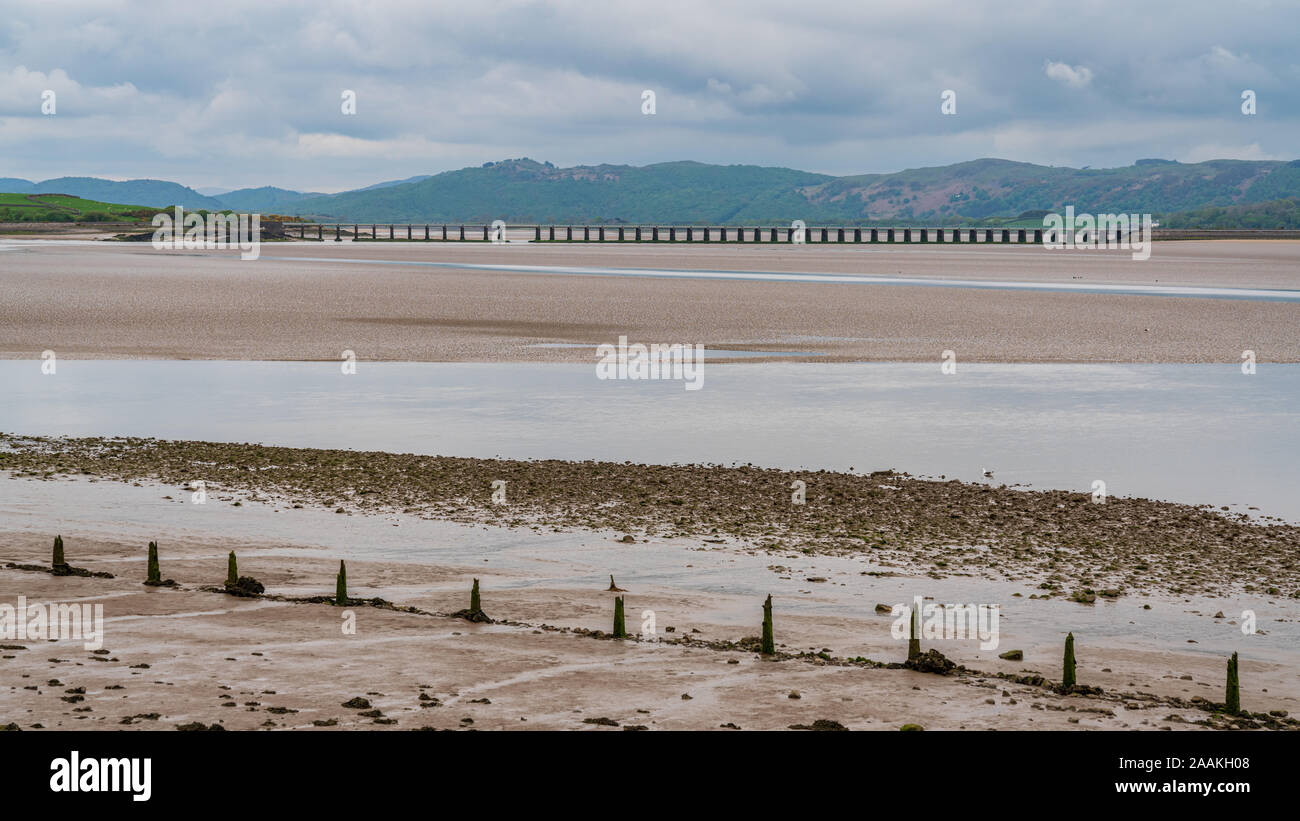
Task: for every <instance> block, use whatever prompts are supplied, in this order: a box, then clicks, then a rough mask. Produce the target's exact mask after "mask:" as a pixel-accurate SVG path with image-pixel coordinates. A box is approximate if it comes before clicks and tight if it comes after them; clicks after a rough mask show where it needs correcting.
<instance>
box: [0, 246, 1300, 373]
mask: <svg viewBox="0 0 1300 821" xmlns="http://www.w3.org/2000/svg"><path fill="white" fill-rule="evenodd" d="M0 245H3V246H4V250H0V289H3V293H4V294H5V299H4V300H3V302H2V303H0V356H3V357H6V358H36V357H39V356H40V354H41V352H42V351H44V350H54V351H55V352H56V354H58V355H59V356H62V357H67V358H77V359H94V358H165V359H275V360H336V359H338V358H339V357H340V355H341V353H342V351H344V350H352V351H355V353H356V355H357V357H358V358H360V359H363V360H372V361H374V360H379V361H382V360H402V361H485V362H486V361H590V360H591V357H592V352H591V350H590V349H588V348H567V347H530V346H534V345H538V344H542V345H545V344H554V343H570V344H574V343H576V344H581V345H597V344H601V343H606V342H609V343H613V342H616V341H617V339H618V337H619V336H622V335H626V336H628V337H629V340H630V341H633V342H638V341H640V342H646V343H651V342H664V343H672V342H687V343H702V344H705V345H706V346H709V347H713V348H735V349H747V350H772V351H782V352H789V351H797V352H803V353H806V354H808V355H810V356H811V355H819V356H818V358H819V360H820V361H863V360H871V361H878V360H898V361H929V360H938V359H939V358H940V356H941V354H942V352H943V351H944V350H953V351H955V352H956V354H957V356H958V358H959V360H963V361H983V362H1237V361H1239V358H1240V356H1241V353H1242V351H1244V350H1248V349H1249V350H1253V351H1255V352H1256V355H1257V356H1258V357H1259V359H1260V360H1261V361H1274V362H1296V361H1300V321H1297V320H1300V304H1297V303H1296V302H1290V301H1278V300H1272V301H1270V300H1267V299H1254V298H1242V299H1236V298H1233V299H1215V298H1205V297H1200V296H1157V295H1150V294H1127V293H1096V292H1088V291H1086V290H1084V291H1070V292H1061V291H1044V290H1007V289H983V288H974V287H960V284H961V282H962V281H969V280H994V281H998V282H1007V283H1012V284H1014V283H1040V284H1041V283H1046V284H1059V285H1066V286H1069V287H1071V288H1079V287H1083V288H1085V289H1086V288H1087V287H1089V286H1113V285H1140V286H1147V285H1155V286H1161V287H1167V286H1185V287H1215V288H1234V289H1243V288H1253V289H1275V290H1297V289H1300V242H1291V241H1216V242H1161V243H1156V245H1155V248H1154V250H1153V252H1152V255H1151V258H1150V259H1149V260H1146V261H1136V260H1133V259H1131V257H1130V254H1129V253H1128V252H1127V251H1047V250H1044V249H1042V248H1040V247H1037V246H1024V247H1018V246H1015V245H1008V246H999V245H996V244H995V245H989V246H962V247H959V246H929V247H924V248H919V247H916V246H909V247H887V246H847V247H834V246H826V247H819V246H817V245H815V244H814V245H811V246H802V247H790V246H784V247H783V246H766V247H764V246H756V245H744V246H742V245H735V244H728V245H726V246H722V245H717V244H711V245H704V244H703V243H696V244H694V245H690V246H686V245H682V244H678V245H673V246H668V245H666V244H665V245H663V246H657V245H655V246H651V245H631V244H629V245H623V246H616V245H596V244H591V245H582V244H556V245H548V244H545V243H541V244H538V243H510V244H507V245H503V246H495V245H492V244H482V245H480V244H463V245H462V244H455V243H447V244H443V243H409V244H408V243H384V242H356V243H353V242H326V243H314V242H288V243H264V244H263V245H262V247H261V257H260V259H258V260H255V261H241V260H239V259H238V256H237V253H236V252H228V251H186V252H173V251H155V250H153V249H151V248H149V247H148V246H147V245H141V244H138V243H112V242H81V243H69V242H57V241H41V242H31V243H21V242H7V243H0ZM412 263H413V264H412ZM427 263H437V265H428V264H427ZM462 265H464V266H474V265H485V266H492V265H513V266H520V265H522V266H537V267H538V268H539V269H541V270H537V271H528V272H523V271H510V270H484V269H474V268H472V267H458V266H462ZM574 267H582V268H597V269H600V268H603V269H610V270H609V271H606V272H605V274H604V275H577V274H575V273H573V272H567V273H566V272H556V271H548V270H546V269H547V268H574ZM638 269H643V270H644V269H653V270H660V271H663V270H670V271H686V272H700V273H702V274H703V273H706V272H719V271H721V272H744V271H750V272H753V271H758V272H774V273H780V272H789V273H820V274H828V275H851V274H858V275H868V276H888V277H902V278H916V279H934V278H941V279H944V280H948V281H950V284H951V283H955V284H956V286H958V287H922V286H920V285H917V286H911V285H907V284H891V285H883V284H873V283H854V282H834V281H831V282H789V281H753V280H743V279H736V280H718V279H705V278H692V277H690V276H687V277H684V278H658V277H654V276H636V275H618V274H620V273H622V274H627V273H631V272H635V271H636V270H638ZM759 361H762V359H761V358H759Z"/></svg>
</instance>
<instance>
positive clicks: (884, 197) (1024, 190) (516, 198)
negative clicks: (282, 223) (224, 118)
mask: <svg viewBox="0 0 1300 821" xmlns="http://www.w3.org/2000/svg"><path fill="white" fill-rule="evenodd" d="M1289 196H1300V161H1295V162H1290V163H1287V162H1281V161H1244V160H1213V161H1210V162H1203V163H1196V164H1181V163H1176V162H1172V161H1166V160H1139V161H1138V163H1137V164H1135V165H1132V166H1128V167H1126V168H1108V169H1077V168H1053V167H1049V166H1041V165H1033V164H1030V163H1018V162H1011V161H1008V160H996V159H983V160H974V161H972V162H966V163H958V164H956V165H949V166H941V167H936V168H917V169H909V170H906V171H899V172H897V173H893V174H867V175H860V176H851V177H830V176H826V175H823V174H812V173H809V172H805V171H795V170H792V169H788V168H764V167H759V166H752V165H743V166H742V165H731V166H719V165H705V164H702V163H696V162H672V163H660V164H657V165H648V166H644V167H636V166H627V165H596V166H577V167H574V168H556V167H555V166H553V165H551V164H549V163H538V162H536V161H533V160H529V159H518V160H506V161H503V162H498V163H487V164H485V165H484V166H483V167H479V168H466V169H462V170H460V171H448V172H445V173H442V174H437V175H435V176H433V177H430V178H428V179H426V180H422V181H420V182H415V183H408V184H401V185H393V186H387V187H384V188H378V189H370V190H364V189H362V190H357V191H349V192H344V193H341V194H334V195H330V196H322V197H313V198H307V199H303V200H301V201H299V202H297V203H294V204H292V206H290V207H289V208H288V209H286V210H287V211H288V213H296V214H301V215H306V216H313V217H317V218H321V219H330V220H341V221H360V222H365V221H377V222H441V221H462V220H463V221H468V222H489V221H491V220H494V219H504V220H506V221H507V222H523V223H529V222H541V223H549V222H556V223H565V222H573V223H581V222H593V223H594V222H601V221H603V222H629V223H631V222H642V223H650V222H670V221H673V222H699V223H705V222H707V223H714V224H718V223H729V224H735V223H751V224H752V223H759V222H772V223H788V222H790V221H791V220H794V219H802V220H804V221H805V222H807V223H809V224H813V223H840V222H843V223H863V224H870V223H888V222H928V223H931V224H941V223H958V222H970V221H972V220H980V219H985V218H989V217H1013V216H1016V215H1018V214H1022V213H1024V212H1026V211H1034V210H1051V211H1056V210H1062V209H1064V208H1065V206H1067V205H1073V206H1074V207H1075V209H1076V210H1078V211H1080V212H1084V211H1086V212H1091V213H1110V212H1130V213H1134V212H1135V213H1148V212H1150V213H1171V212H1176V211H1186V210H1190V209H1195V208H1205V207H1211V206H1228V205H1234V204H1237V203H1250V202H1261V201H1267V200H1276V199H1282V198H1285V197H1289Z"/></svg>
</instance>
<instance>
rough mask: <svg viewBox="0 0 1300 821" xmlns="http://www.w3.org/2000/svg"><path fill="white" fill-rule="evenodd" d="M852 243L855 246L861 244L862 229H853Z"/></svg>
mask: <svg viewBox="0 0 1300 821" xmlns="http://www.w3.org/2000/svg"><path fill="white" fill-rule="evenodd" d="M853 242H854V244H855V245H856V244H858V243H860V242H862V229H861V228H854V229H853Z"/></svg>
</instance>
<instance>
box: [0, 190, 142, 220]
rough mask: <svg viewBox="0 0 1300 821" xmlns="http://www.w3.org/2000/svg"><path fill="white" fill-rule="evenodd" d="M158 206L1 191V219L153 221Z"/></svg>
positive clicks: (60, 195)
mask: <svg viewBox="0 0 1300 821" xmlns="http://www.w3.org/2000/svg"><path fill="white" fill-rule="evenodd" d="M157 212H158V209H156V208H141V207H140V206H138V205H121V204H118V203H111V202H97V201H95V200H86V199H82V198H80V197H70V196H67V195H66V194H0V222H146V223H147V222H149V220H151V219H153V215H154V214H156V213H157Z"/></svg>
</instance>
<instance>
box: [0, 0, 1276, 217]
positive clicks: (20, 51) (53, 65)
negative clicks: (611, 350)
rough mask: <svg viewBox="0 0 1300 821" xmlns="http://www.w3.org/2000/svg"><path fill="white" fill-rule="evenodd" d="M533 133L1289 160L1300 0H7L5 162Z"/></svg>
mask: <svg viewBox="0 0 1300 821" xmlns="http://www.w3.org/2000/svg"><path fill="white" fill-rule="evenodd" d="M1247 90H1250V91H1253V92H1254V100H1255V113H1254V114H1246V113H1243V110H1242V108H1243V99H1242V94H1243V92H1245V91H1247ZM47 91H52V92H54V95H53V98H52V100H51V99H49V97H48V95H46V92H47ZM348 91H350V92H353V93H354V94H355V113H352V114H348V113H344V111H343V108H344V96H345V92H348ZM646 91H653V92H654V113H652V114H649V113H644V109H645V105H644V103H643V95H644V92H646ZM945 91H951V92H953V95H950V97H949V99H950V100H952V101H953V103H955V113H951V114H948V113H944V111H943V104H944V99H945V98H944V92H945ZM51 102H52V103H53V113H44V112H43V110H42V109H43V107H45V108H46V109H49V108H50V105H49V104H50V103H51ZM949 107H950V108H952V106H951V105H950V106H949ZM525 156H526V157H532V158H533V159H536V160H539V161H550V162H553V163H555V164H556V165H559V166H570V165H579V164H597V163H612V164H630V165H645V164H648V163H655V162H666V161H673V160H697V161H700V162H708V163H719V164H756V165H767V166H785V167H790V168H798V169H802V170H807V171H816V172H821V173H826V174H837V175H841V174H858V173H872V172H887V171H897V170H901V169H904V168H916V167H922V166H935V165H946V164H949V163H953V162H961V161H965V160H972V159H977V158H980V157H1001V158H1004V159H1011V160H1019V161H1024V162H1034V163H1041V164H1044V165H1068V166H1074V167H1082V166H1091V167H1094V168H1101V167H1111V166H1117V165H1130V164H1132V162H1133V161H1134V160H1136V159H1139V158H1152V157H1159V158H1164V159H1174V160H1179V161H1181V162H1198V161H1201V160H1206V159H1218V158H1231V159H1285V160H1291V159H1296V158H1297V157H1300V2H1295V1H1294V0H1292V1H1291V2H1264V1H1263V0H1235V2H1232V3H1223V2H1221V0H1183V1H1182V2H1167V3H1166V2H1147V3H1144V4H1134V3H1132V2H1129V1H1128V0H1116V1H1115V2H1112V0H1081V2H1077V3H1073V4H1060V3H1044V2H1041V0H1038V2H1033V3H1018V2H998V3H984V2H978V1H976V0H955V1H954V2H948V0H933V1H932V0H908V2H890V3H873V2H863V1H862V0H857V2H818V1H817V0H807V1H806V2H800V3H791V2H768V1H767V0H743V1H742V2H730V0H689V1H688V2H677V0H654V2H621V1H620V0H602V2H586V3H583V2H569V1H568V0H559V1H556V0H551V1H550V2H524V1H523V0H517V1H511V0H504V1H503V2H491V0H482V1H481V2H475V3H464V2H460V3H441V2H428V1H427V0H424V1H423V2H405V0H392V1H391V2H363V1H362V0H313V2H282V1H281V0H272V1H268V0H258V1H257V2H246V1H245V0H223V2H220V3H212V4H205V3H199V4H184V3H182V4H178V3H176V2H174V1H173V2H167V3H155V2H152V0H132V1H131V2H114V1H113V0H104V1H103V2H84V1H83V0H59V2H49V0H39V1H38V2H26V0H5V6H4V14H3V15H2V16H0V177H21V178H25V179H32V180H42V179H47V178H51V177H60V176H97V177H107V178H110V179H132V178H142V177H148V178H156V179H167V180H174V181H176V182H180V183H182V184H185V185H189V186H191V187H194V188H226V189H229V188H239V187H256V186H262V185H275V186H279V187H282V188H291V189H296V190H305V191H325V192H333V191H339V190H345V189H348V188H355V187H360V186H364V185H369V184H371V183H375V182H379V181H382V180H391V179H401V178H405V177H408V176H411V175H414V174H433V173H438V172H440V171H446V170H452V169H457V168H462V167H465V166H470V165H481V164H482V163H484V162H488V161H495V160H500V159H506V158H514V157H525Z"/></svg>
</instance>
